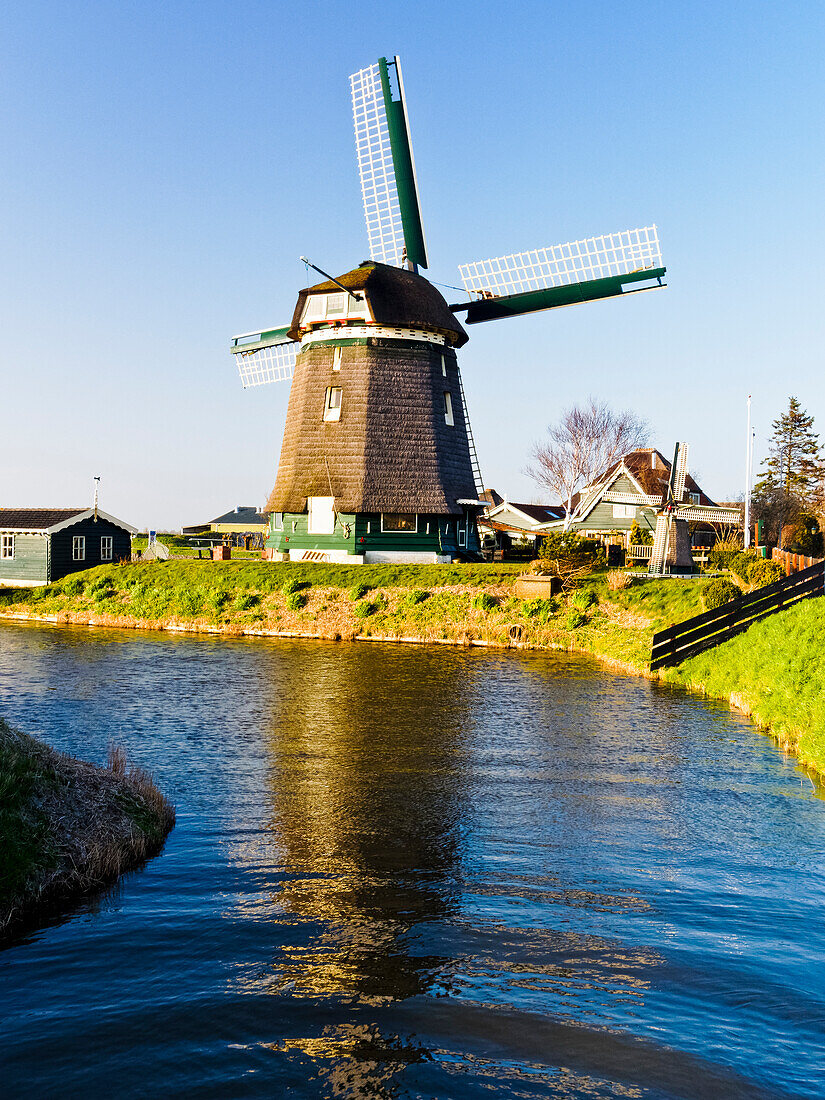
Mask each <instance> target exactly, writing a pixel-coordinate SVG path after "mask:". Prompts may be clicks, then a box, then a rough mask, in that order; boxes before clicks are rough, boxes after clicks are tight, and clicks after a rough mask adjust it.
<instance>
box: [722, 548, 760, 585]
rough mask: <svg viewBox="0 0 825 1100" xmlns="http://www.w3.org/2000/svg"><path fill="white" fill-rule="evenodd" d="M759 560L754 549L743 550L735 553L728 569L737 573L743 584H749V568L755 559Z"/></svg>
mask: <svg viewBox="0 0 825 1100" xmlns="http://www.w3.org/2000/svg"><path fill="white" fill-rule="evenodd" d="M759 560H760V559H759V558H757V556H756V552H755V551H754V550H742V551H740V552H739V553H738V554H734V556H733V558H732V559H731V563H730V565H729V566H728V569H730V571H731V573H735V574H736V576H737V577H738V578H739V580H740V581H742V583H743V584H747V582H748V570H749V569H750V567H751V566H752V565H753V563H754V562H755V561H759Z"/></svg>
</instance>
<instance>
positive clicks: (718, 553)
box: [708, 547, 740, 569]
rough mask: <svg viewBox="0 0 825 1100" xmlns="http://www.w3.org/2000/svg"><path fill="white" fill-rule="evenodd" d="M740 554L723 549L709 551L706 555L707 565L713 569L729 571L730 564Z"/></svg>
mask: <svg viewBox="0 0 825 1100" xmlns="http://www.w3.org/2000/svg"><path fill="white" fill-rule="evenodd" d="M738 553H740V551H739V550H737V549H730V547H723V548H722V549H720V550H711V551H710V553H709V554H708V565H709V566H712V567H713V568H714V569H730V563H731V562H732V561H733V559H734V558H735V557H736V555H737V554H738Z"/></svg>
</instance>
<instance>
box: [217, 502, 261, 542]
mask: <svg viewBox="0 0 825 1100" xmlns="http://www.w3.org/2000/svg"><path fill="white" fill-rule="evenodd" d="M268 520H269V517H268V516H267V515H266V514H265V513H264V512H259V511H258V509H257V508H256V507H255V505H254V504H238V505H237V506H236V507H235V508H233V510H232V511H231V512H225V513H224V514H223V515H222V516H218V517H217V519H213V520H211V521H210V523H209V530H210V531H215V532H216V533H217V534H219V535H251V534H255V535H259V534H263V533H264V532H265V531H268V530H269V523H268Z"/></svg>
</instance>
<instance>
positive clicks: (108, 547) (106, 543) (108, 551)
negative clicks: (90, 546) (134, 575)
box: [100, 535, 112, 561]
mask: <svg viewBox="0 0 825 1100" xmlns="http://www.w3.org/2000/svg"><path fill="white" fill-rule="evenodd" d="M100 560H101V561H111V560H112V536H111V535H103V536H102V537H101V540H100Z"/></svg>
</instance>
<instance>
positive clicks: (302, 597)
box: [286, 585, 309, 611]
mask: <svg viewBox="0 0 825 1100" xmlns="http://www.w3.org/2000/svg"><path fill="white" fill-rule="evenodd" d="M303 587H305V586H304V585H302V586H301V588H303ZM308 600H309V596H308V595H307V594H306V592H303V591H301V590H300V589H298V590H297V591H295V590H293V591H292V592H290V594H289V595H288V596H287V601H286V606H287V610H288V611H300V610H301V608H302V607H306V605H307V601H308Z"/></svg>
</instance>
